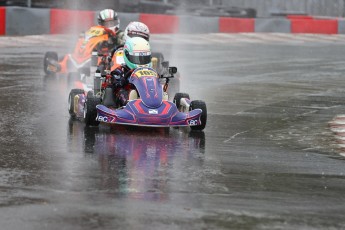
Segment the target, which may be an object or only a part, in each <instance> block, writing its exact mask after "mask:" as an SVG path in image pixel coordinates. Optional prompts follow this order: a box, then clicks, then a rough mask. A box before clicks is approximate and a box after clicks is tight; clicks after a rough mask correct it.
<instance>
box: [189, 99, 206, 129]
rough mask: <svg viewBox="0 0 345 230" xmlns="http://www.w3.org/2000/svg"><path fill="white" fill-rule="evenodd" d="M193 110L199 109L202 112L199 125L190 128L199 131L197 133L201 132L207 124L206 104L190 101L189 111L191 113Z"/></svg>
mask: <svg viewBox="0 0 345 230" xmlns="http://www.w3.org/2000/svg"><path fill="white" fill-rule="evenodd" d="M194 109H201V110H202V113H201V117H200V121H201V125H196V126H191V127H190V128H191V129H192V130H199V131H200V130H203V129H204V128H205V127H206V123H207V107H206V103H205V102H204V101H201V100H195V101H192V102H191V103H190V107H189V110H190V111H191V110H194Z"/></svg>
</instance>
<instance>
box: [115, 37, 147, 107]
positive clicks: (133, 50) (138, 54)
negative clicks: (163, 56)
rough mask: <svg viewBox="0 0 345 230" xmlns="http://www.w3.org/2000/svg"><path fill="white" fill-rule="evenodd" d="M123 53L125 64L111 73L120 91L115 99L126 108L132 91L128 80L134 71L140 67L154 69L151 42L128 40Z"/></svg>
mask: <svg viewBox="0 0 345 230" xmlns="http://www.w3.org/2000/svg"><path fill="white" fill-rule="evenodd" d="M123 53H124V54H123V58H124V61H125V63H124V64H122V65H121V66H119V67H117V68H116V69H115V70H113V71H112V72H111V75H112V76H113V82H114V86H115V88H116V89H119V90H116V91H115V92H116V95H115V97H116V99H117V100H118V104H119V105H120V106H125V105H126V104H127V102H128V100H129V93H130V91H131V90H132V89H131V86H130V85H129V84H128V78H129V76H130V75H131V73H132V72H133V70H135V69H136V68H139V67H152V63H151V47H150V44H149V42H148V41H147V40H146V39H144V38H142V37H132V38H130V37H129V38H127V39H126V42H125V45H124V47H123ZM134 91H135V90H134ZM134 93H135V92H134Z"/></svg>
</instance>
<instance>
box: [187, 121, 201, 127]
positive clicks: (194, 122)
mask: <svg viewBox="0 0 345 230" xmlns="http://www.w3.org/2000/svg"><path fill="white" fill-rule="evenodd" d="M188 124H189V125H191V126H194V125H198V124H199V122H198V120H189V121H188Z"/></svg>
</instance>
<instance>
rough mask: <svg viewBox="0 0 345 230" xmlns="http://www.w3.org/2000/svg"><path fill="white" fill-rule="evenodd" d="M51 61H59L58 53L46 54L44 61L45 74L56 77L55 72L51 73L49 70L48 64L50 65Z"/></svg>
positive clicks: (50, 52) (49, 52)
mask: <svg viewBox="0 0 345 230" xmlns="http://www.w3.org/2000/svg"><path fill="white" fill-rule="evenodd" d="M49 60H54V61H56V62H57V61H58V54H57V53H56V52H53V51H48V52H46V53H45V55H44V59H43V70H44V73H45V74H46V75H54V74H55V72H51V71H49V70H48V69H47V68H48V64H49Z"/></svg>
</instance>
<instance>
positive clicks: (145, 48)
mask: <svg viewBox="0 0 345 230" xmlns="http://www.w3.org/2000/svg"><path fill="white" fill-rule="evenodd" d="M123 51H124V55H123V57H124V59H125V63H126V65H127V66H128V67H129V68H131V69H135V68H138V67H151V66H152V63H151V47H150V44H149V42H148V41H146V40H145V39H144V38H141V37H133V38H128V39H126V42H125V45H124V47H123Z"/></svg>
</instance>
